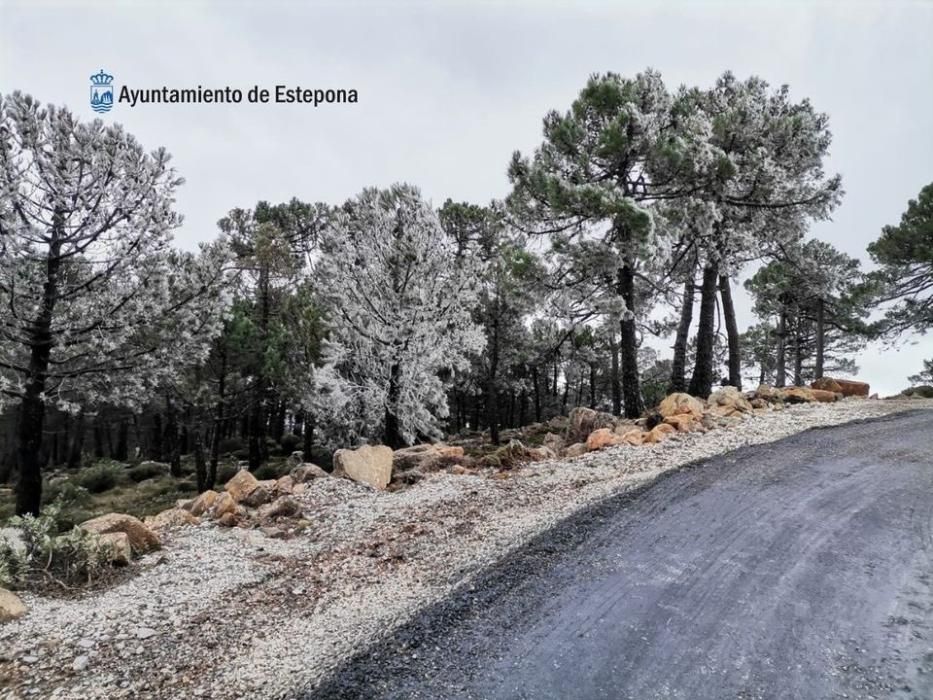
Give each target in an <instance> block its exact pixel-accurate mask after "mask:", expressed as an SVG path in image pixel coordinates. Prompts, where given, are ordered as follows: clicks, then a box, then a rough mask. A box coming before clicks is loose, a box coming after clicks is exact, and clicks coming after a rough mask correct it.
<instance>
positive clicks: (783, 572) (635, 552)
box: [306, 411, 933, 700]
mask: <svg viewBox="0 0 933 700" xmlns="http://www.w3.org/2000/svg"><path fill="white" fill-rule="evenodd" d="M931 535H933V411H916V412H911V413H908V414H900V415H897V416H894V417H889V418H884V419H879V420H874V421H870V422H862V423H854V424H849V425H846V426H842V427H837V428H830V429H821V430H813V431H809V432H807V433H803V434H801V435H798V436H795V437H792V438H788V439H786V440H782V441H780V442H776V443H772V444H769V445H763V446H758V447H750V448H745V449H743V450H739V451H737V452H733V453H730V454H727V455H724V456H722V457H719V458H717V459H714V460H710V461H707V462H702V463H699V464H697V465H693V466H690V467H688V468H685V469H682V470H679V471H677V472H674V473H672V474H670V475H668V476H666V477H663V478H661V479H660V480H658V481H657V482H655V484H654V485H652V486H650V487H648V488H646V489H643V490H642V491H641V492H639V493H636V494H634V495H628V496H621V497H616V498H614V499H611V500H609V501H606V502H603V503H601V504H599V505H598V506H596V507H593V508H591V509H589V510H588V511H585V512H583V513H581V514H580V515H578V516H575V517H574V518H571V519H570V520H568V521H566V522H564V523H563V524H561V525H560V526H558V527H557V528H555V529H554V530H551V531H550V532H548V533H545V534H544V535H542V536H541V537H539V538H538V539H537V540H535V541H534V542H532V543H531V544H529V545H528V546H527V547H524V548H523V549H522V550H521V551H519V552H517V553H516V554H514V555H513V556H511V557H509V558H508V559H507V560H505V561H503V562H500V563H499V564H497V565H496V566H495V567H493V568H491V569H490V570H489V571H487V572H486V573H485V574H484V575H483V576H482V577H481V579H480V580H479V581H478V582H477V583H476V584H475V585H474V587H473V588H472V589H464V590H461V591H458V592H456V593H455V594H454V595H452V596H451V597H450V598H448V599H447V600H444V601H442V602H441V603H439V604H437V605H435V606H434V607H432V608H431V609H429V610H426V611H425V612H424V613H423V614H422V615H420V616H419V617H418V618H417V619H416V620H414V621H413V622H412V623H411V624H409V625H406V626H405V627H403V628H402V629H401V630H399V631H398V632H397V633H395V634H394V635H392V636H391V638H389V639H388V640H387V641H385V642H384V643H381V644H380V645H378V646H377V647H375V648H373V649H370V650H367V651H365V652H363V653H361V654H360V655H359V656H358V657H357V658H354V659H351V660H349V661H348V663H347V664H346V665H345V666H344V667H343V668H341V669H340V670H339V672H338V673H336V674H335V675H334V677H333V678H331V679H330V680H329V681H328V682H327V683H325V684H324V685H322V686H320V687H318V688H317V689H315V690H313V691H310V692H309V693H308V694H307V695H306V697H307V698H367V699H375V698H444V699H448V698H490V699H497V700H498V699H505V698H509V699H518V698H528V699H534V700H544V699H547V698H555V699H558V698H559V699H561V700H570V699H574V698H586V699H590V698H593V699H595V698H612V699H613V700H615V699H621V698H633V699H636V700H646V699H650V698H683V699H685V700H707V699H708V700H714V699H715V700H720V699H724V698H740V699H742V700H750V699H752V698H801V699H803V698H892V697H893V698H933V537H931Z"/></svg>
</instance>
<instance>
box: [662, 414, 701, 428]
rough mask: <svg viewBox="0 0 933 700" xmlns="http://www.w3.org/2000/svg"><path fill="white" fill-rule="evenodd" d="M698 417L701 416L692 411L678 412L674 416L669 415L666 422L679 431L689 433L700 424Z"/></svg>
mask: <svg viewBox="0 0 933 700" xmlns="http://www.w3.org/2000/svg"><path fill="white" fill-rule="evenodd" d="M698 418H699V416H694V415H693V414H692V413H676V414H674V415H672V416H667V417H666V418H665V419H664V422H665V423H666V424H667V425H672V426H674V428H676V429H677V432H680V433H689V432H691V431H693V430H695V429H696V428H697V427H698V426H699V421H698Z"/></svg>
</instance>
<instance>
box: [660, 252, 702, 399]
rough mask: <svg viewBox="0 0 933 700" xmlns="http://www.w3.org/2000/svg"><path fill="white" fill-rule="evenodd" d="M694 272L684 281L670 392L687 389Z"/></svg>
mask: <svg viewBox="0 0 933 700" xmlns="http://www.w3.org/2000/svg"><path fill="white" fill-rule="evenodd" d="M694 274H695V273H694V272H693V271H691V272H690V275H689V276H688V277H687V279H686V281H685V282H684V296H683V302H682V304H683V305H682V306H681V307H680V322H679V323H678V324H677V335H676V336H675V337H674V359H673V361H672V362H671V383H670V385H669V386H668V388H667V392H668V393H669V394H673V393H674V392H675V391H678V392H682V391H686V390H687V343H688V341H689V340H690V324H691V323H693V296H694V293H695V291H696V280H695V279H694Z"/></svg>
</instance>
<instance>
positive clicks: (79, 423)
mask: <svg viewBox="0 0 933 700" xmlns="http://www.w3.org/2000/svg"><path fill="white" fill-rule="evenodd" d="M84 431H85V425H84V413H79V414H78V417H77V418H75V420H74V423H73V424H72V437H71V445H70V446H69V448H68V468H69V469H77V468H78V467H80V466H81V453H82V452H84Z"/></svg>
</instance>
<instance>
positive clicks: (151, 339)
mask: <svg viewBox="0 0 933 700" xmlns="http://www.w3.org/2000/svg"><path fill="white" fill-rule="evenodd" d="M180 183H181V180H180V179H179V178H178V176H177V175H176V174H175V172H174V170H173V169H172V168H171V167H170V166H169V155H168V153H166V152H165V151H164V150H162V149H160V150H157V151H154V152H152V153H146V151H145V150H144V149H143V147H142V146H141V145H140V144H139V143H137V141H136V140H135V139H134V138H133V137H132V136H130V135H129V134H127V133H126V132H124V131H123V129H122V128H121V127H120V126H107V125H105V124H104V123H103V122H101V121H100V120H95V121H92V122H90V123H81V122H79V121H78V120H77V119H76V118H75V117H74V116H73V115H72V114H71V113H70V112H69V111H68V110H67V109H63V108H56V107H52V106H47V107H43V106H42V105H40V104H39V103H38V102H37V101H36V100H34V99H33V98H32V97H29V96H27V95H23V94H20V93H14V94H13V95H11V96H9V97H4V98H0V242H2V247H0V309H2V311H0V400H2V401H4V402H5V404H6V405H7V406H9V405H10V404H14V405H15V406H16V408H17V410H18V412H19V421H18V433H17V458H18V459H17V462H18V470H19V480H18V484H17V499H16V510H17V512H18V513H37V512H38V510H39V506H40V499H41V490H42V480H41V473H40V468H41V464H42V462H43V461H44V460H43V456H42V450H43V425H44V422H45V416H46V410H47V407H48V406H50V405H54V406H56V407H58V408H60V409H64V410H77V409H78V408H80V407H83V406H95V405H99V404H101V403H110V404H131V405H132V404H134V403H135V404H136V405H140V404H141V403H144V402H145V401H146V400H147V398H148V397H147V392H148V390H149V389H150V387H151V386H153V385H155V384H157V383H158V382H159V381H160V380H161V379H162V378H164V377H165V376H166V375H168V374H171V373H172V372H175V371H177V370H178V369H179V367H181V366H182V365H186V364H188V363H192V362H197V361H199V360H200V359H203V357H204V356H205V355H206V353H207V351H208V348H209V344H210V341H211V339H212V338H213V337H214V335H215V334H216V333H217V331H218V329H219V325H220V323H221V322H222V316H223V312H224V310H225V308H226V304H227V298H226V292H225V289H224V287H225V285H224V281H225V275H226V272H225V263H226V261H227V260H228V254H227V250H226V246H225V245H224V243H223V242H222V241H220V242H217V243H215V244H211V245H209V246H205V247H204V248H203V249H202V251H201V253H200V254H199V255H194V254H189V253H181V252H179V251H177V250H174V249H173V248H172V247H171V232H172V230H173V229H174V228H175V227H176V226H177V225H178V224H179V217H178V215H177V214H176V213H175V212H174V211H173V209H172V207H173V204H174V192H175V189H176V187H177V186H178V185H179V184H180Z"/></svg>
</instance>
